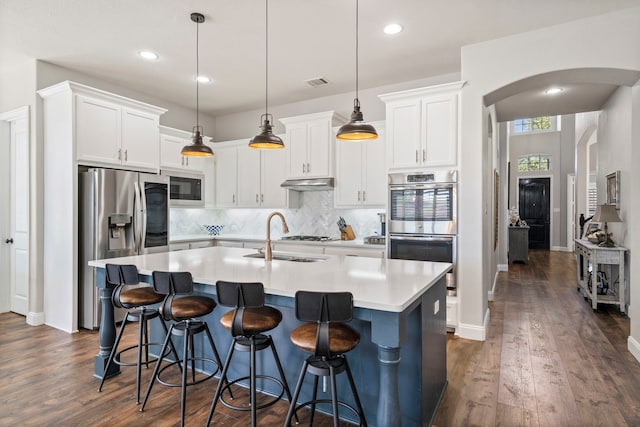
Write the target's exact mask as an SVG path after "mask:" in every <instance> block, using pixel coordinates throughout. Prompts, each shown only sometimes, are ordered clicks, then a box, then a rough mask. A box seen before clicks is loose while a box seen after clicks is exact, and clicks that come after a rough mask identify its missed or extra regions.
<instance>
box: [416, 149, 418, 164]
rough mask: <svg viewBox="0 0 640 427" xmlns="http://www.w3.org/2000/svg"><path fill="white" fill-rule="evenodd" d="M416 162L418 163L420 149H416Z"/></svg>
mask: <svg viewBox="0 0 640 427" xmlns="http://www.w3.org/2000/svg"><path fill="white" fill-rule="evenodd" d="M416 163H418V150H416Z"/></svg>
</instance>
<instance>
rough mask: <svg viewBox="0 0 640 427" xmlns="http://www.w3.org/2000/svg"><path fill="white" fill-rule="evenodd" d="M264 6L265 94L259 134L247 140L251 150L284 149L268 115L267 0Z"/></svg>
mask: <svg viewBox="0 0 640 427" xmlns="http://www.w3.org/2000/svg"><path fill="white" fill-rule="evenodd" d="M264 4H265V36H264V40H265V73H264V74H265V78H264V79H265V85H264V87H265V94H264V99H265V101H264V114H263V115H262V116H260V122H261V123H262V126H260V129H261V132H260V133H259V134H258V135H256V136H254V137H253V138H251V140H249V147H251V148H263V149H273V148H284V142H282V139H280V138H278V137H277V136H276V135H274V134H273V126H272V125H271V122H272V121H273V116H272V115H271V114H269V0H265V1H264Z"/></svg>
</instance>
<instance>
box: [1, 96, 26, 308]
mask: <svg viewBox="0 0 640 427" xmlns="http://www.w3.org/2000/svg"><path fill="white" fill-rule="evenodd" d="M0 119H1V120H5V121H8V122H9V124H10V141H9V143H10V150H9V151H10V156H9V159H10V163H11V166H10V170H11V171H10V179H9V182H10V184H9V187H10V188H9V193H10V196H9V206H10V208H9V211H10V212H9V216H10V221H9V222H10V225H9V234H8V235H7V236H6V237H4V241H3V243H4V244H6V245H9V248H10V249H9V288H10V291H9V292H10V310H11V311H13V312H15V313H18V314H22V315H25V316H26V315H27V313H28V311H29V110H28V108H23V109H19V110H15V111H14V112H11V113H7V114H3V115H2V116H0Z"/></svg>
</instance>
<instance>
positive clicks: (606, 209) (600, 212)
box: [592, 204, 622, 222]
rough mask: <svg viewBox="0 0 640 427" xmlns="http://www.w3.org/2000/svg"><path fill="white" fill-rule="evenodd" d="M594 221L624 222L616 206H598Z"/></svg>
mask: <svg viewBox="0 0 640 427" xmlns="http://www.w3.org/2000/svg"><path fill="white" fill-rule="evenodd" d="M592 221H595V222H622V220H621V219H620V217H619V216H618V211H617V210H616V207H615V205H607V204H604V205H598V208H597V209H596V213H595V215H594V216H593V219H592Z"/></svg>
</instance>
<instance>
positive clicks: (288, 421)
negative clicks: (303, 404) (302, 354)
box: [284, 359, 309, 426]
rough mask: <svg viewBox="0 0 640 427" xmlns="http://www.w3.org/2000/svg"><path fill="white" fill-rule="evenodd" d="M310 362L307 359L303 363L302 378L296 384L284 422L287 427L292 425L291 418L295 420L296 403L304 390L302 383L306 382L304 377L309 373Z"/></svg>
mask: <svg viewBox="0 0 640 427" xmlns="http://www.w3.org/2000/svg"><path fill="white" fill-rule="evenodd" d="M308 365H309V362H308V361H307V359H305V360H304V362H303V363H302V370H301V371H300V376H299V377H298V384H296V389H295V391H294V392H293V398H292V399H291V402H290V405H289V411H288V412H287V419H286V420H285V422H284V425H285V426H290V425H291V418H293V414H294V412H295V410H296V402H297V401H298V396H299V395H300V390H301V389H302V382H303V381H304V376H305V374H306V373H307V366H308Z"/></svg>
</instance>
